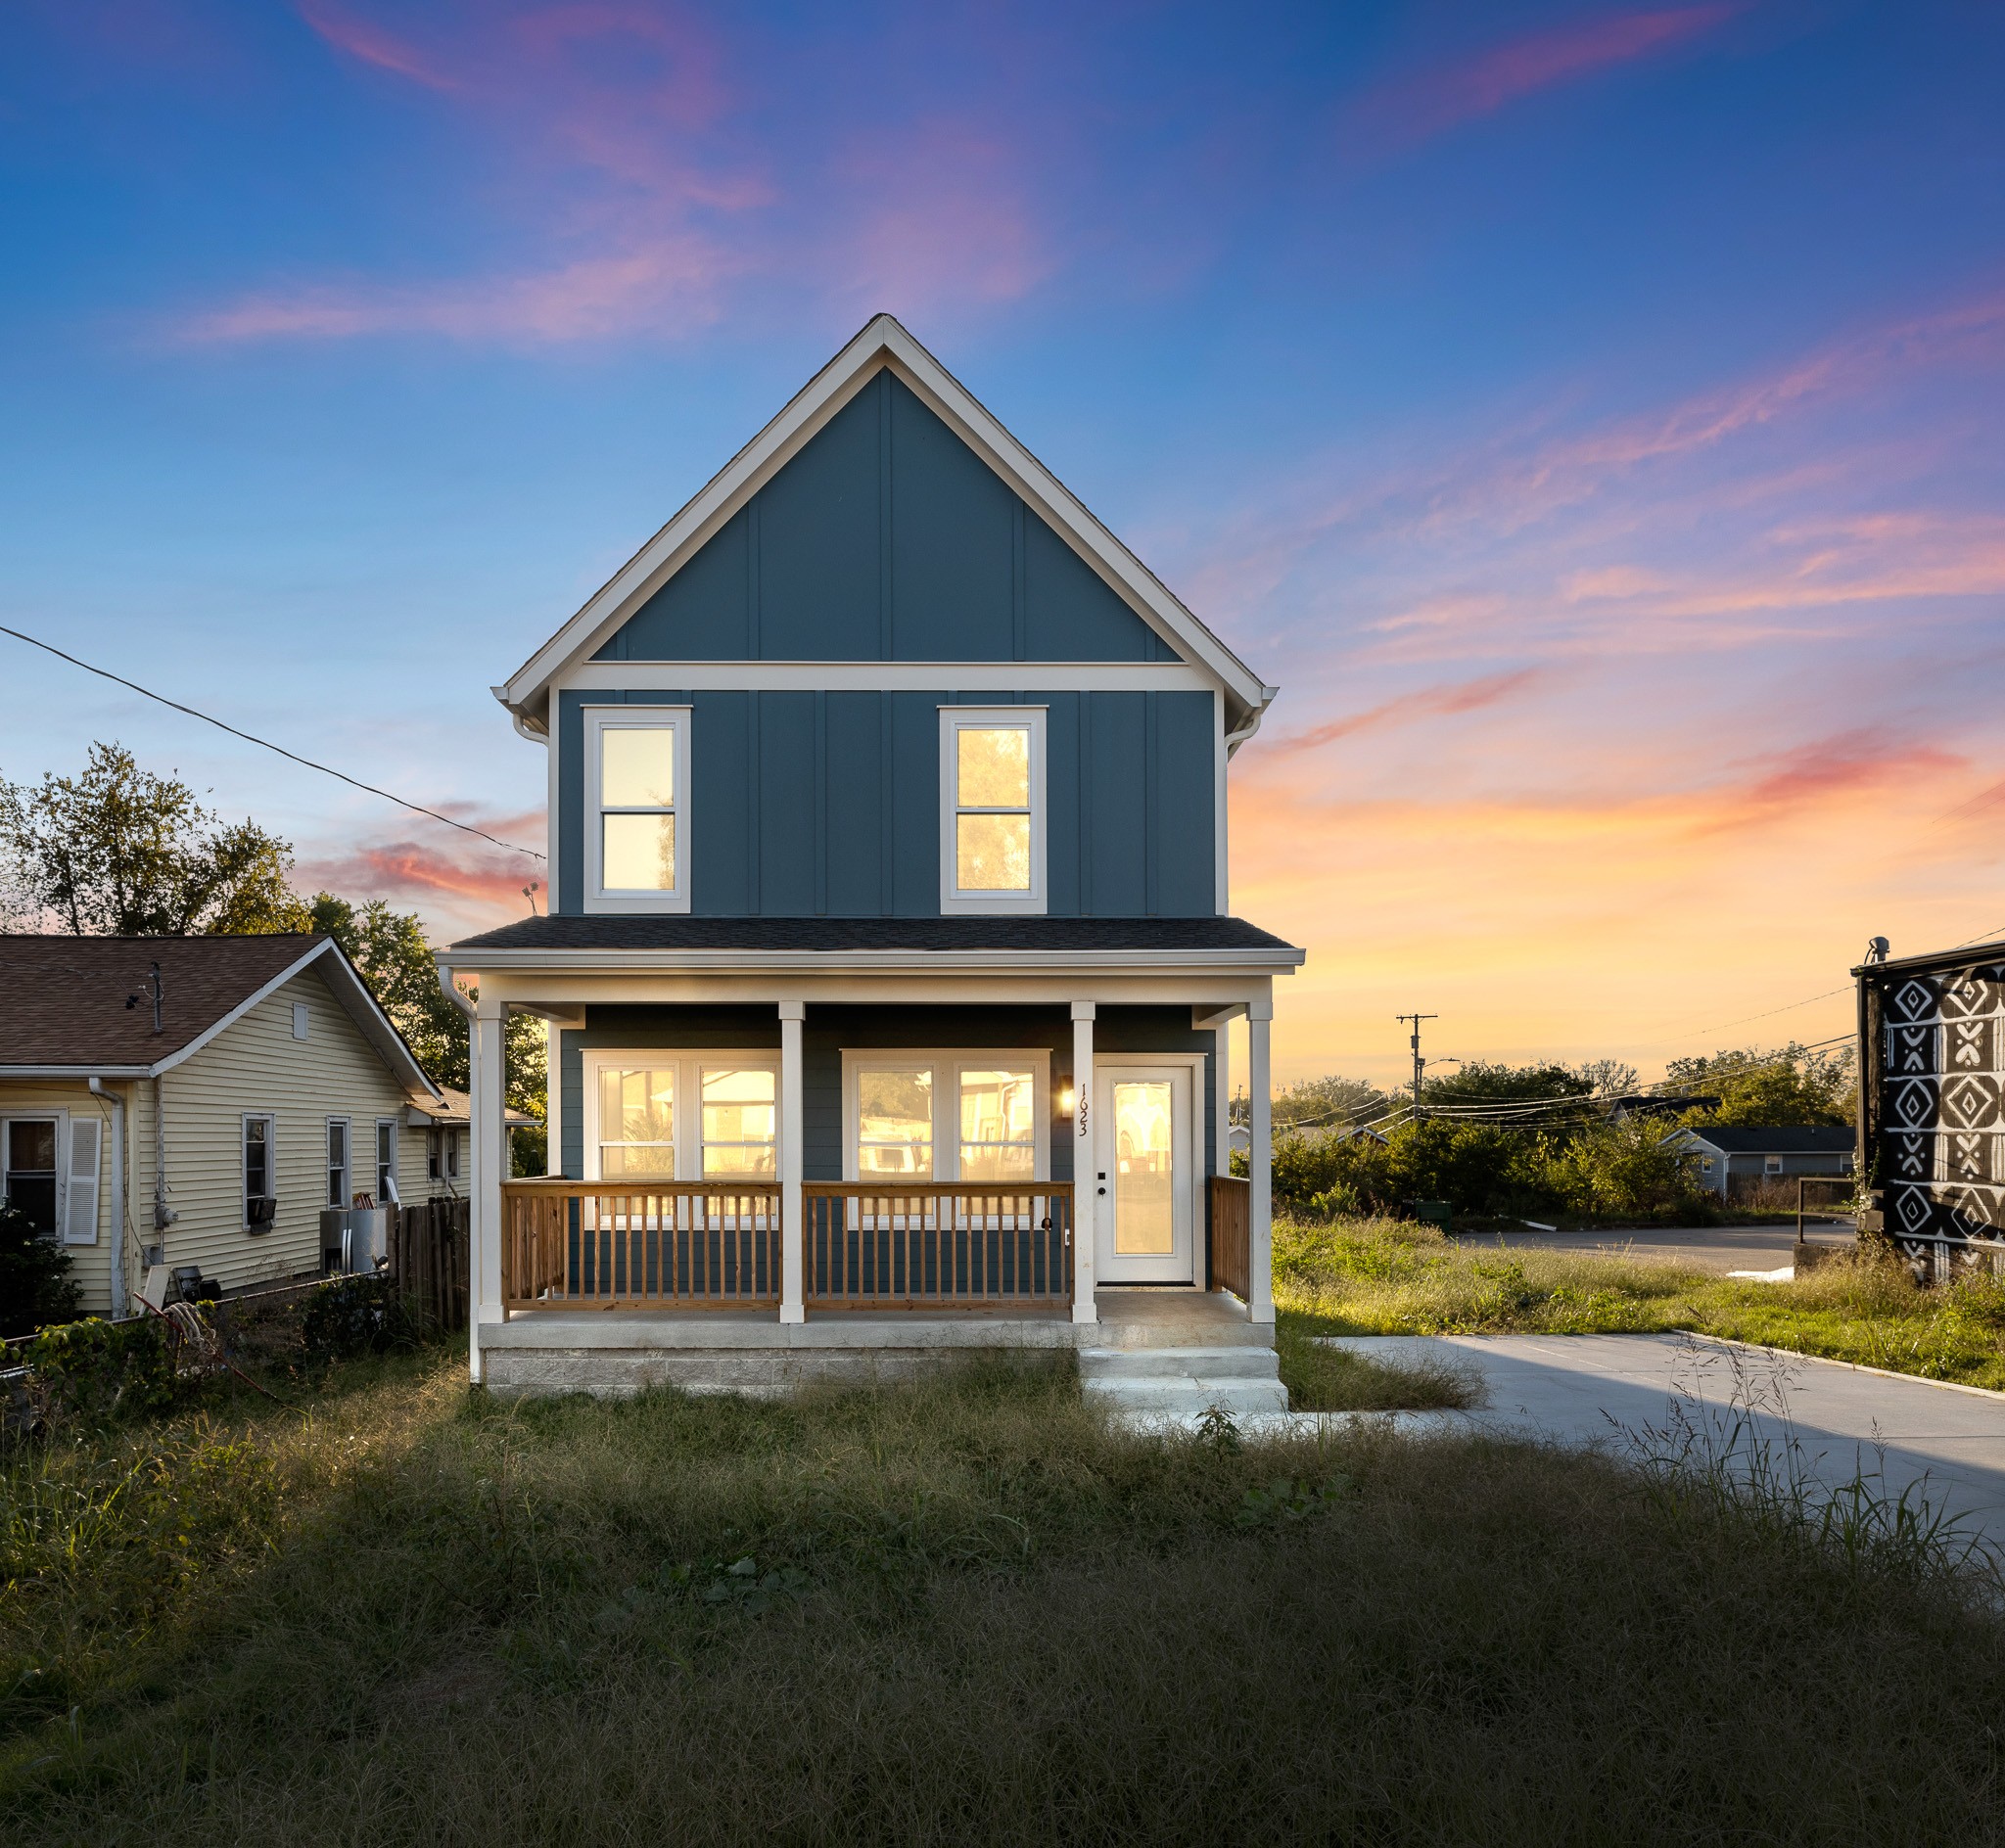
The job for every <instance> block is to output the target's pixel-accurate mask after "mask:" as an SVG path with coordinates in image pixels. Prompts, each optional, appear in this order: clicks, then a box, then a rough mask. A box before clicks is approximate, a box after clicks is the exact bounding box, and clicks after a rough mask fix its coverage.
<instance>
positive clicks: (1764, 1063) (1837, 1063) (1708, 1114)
mask: <svg viewBox="0 0 2005 1848" xmlns="http://www.w3.org/2000/svg"><path fill="white" fill-rule="evenodd" d="M1857 1063H1858V1062H1857V1058H1856V1056H1855V1054H1854V1052H1853V1049H1852V1048H1851V1047H1850V1046H1848V1045H1846V1046H1839V1047H1835V1048H1832V1047H1826V1048H1819V1049H1817V1050H1814V1051H1813V1050H1811V1049H1810V1048H1808V1047H1806V1046H1802V1045H1799V1044H1796V1043H1795V1042H1794V1041H1793V1042H1792V1043H1790V1044H1789V1045H1786V1046H1782V1047H1779V1048H1778V1049H1777V1050H1775V1051H1773V1052H1762V1051H1757V1050H1756V1049H1754V1048H1753V1047H1746V1048H1744V1049H1742V1050H1740V1051H1735V1052H1715V1053H1713V1054H1712V1056H1711V1057H1709V1058H1690V1059H1673V1060H1672V1061H1671V1063H1670V1065H1669V1066H1668V1068H1667V1069H1666V1073H1665V1078H1664V1084H1665V1087H1666V1088H1667V1089H1669V1090H1672V1091H1684V1092H1688V1093H1689V1092H1700V1093H1703V1094H1704V1095H1706V1096H1708V1097H1717V1098H1718V1099H1719V1106H1718V1108H1717V1109H1712V1110H1693V1111H1687V1112H1686V1113H1685V1121H1686V1122H1687V1123H1692V1124H1706V1123H1716V1124H1720V1125H1722V1126H1745V1127H1748V1128H1752V1129H1808V1128H1815V1127H1818V1126H1829V1127H1836V1128H1843V1127H1845V1126H1847V1125H1849V1124H1850V1123H1851V1122H1852V1121H1853V1116H1854V1112H1855V1110H1856V1107H1857V1101H1858V1072H1857Z"/></svg>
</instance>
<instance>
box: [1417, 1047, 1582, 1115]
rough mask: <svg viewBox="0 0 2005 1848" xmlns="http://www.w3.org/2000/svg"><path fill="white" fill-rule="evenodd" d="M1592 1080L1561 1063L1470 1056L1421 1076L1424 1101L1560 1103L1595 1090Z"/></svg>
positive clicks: (1432, 1102) (1426, 1102) (1422, 1100)
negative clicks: (1441, 1070) (1438, 1073)
mask: <svg viewBox="0 0 2005 1848" xmlns="http://www.w3.org/2000/svg"><path fill="white" fill-rule="evenodd" d="M1594 1088H1595V1086H1594V1081H1593V1080H1592V1079H1589V1078H1584V1077H1582V1076H1581V1074H1580V1073H1578V1072H1576V1071H1574V1070H1573V1069H1572V1068H1571V1067H1569V1066H1564V1065H1553V1064H1546V1065H1503V1064H1492V1063H1490V1062H1489V1061H1487V1060H1484V1059H1470V1060H1469V1061H1467V1062H1466V1063H1465V1064H1464V1065H1462V1066H1461V1067H1460V1069H1458V1070H1456V1071H1453V1072H1447V1073H1444V1074H1443V1075H1442V1076H1441V1077H1439V1078H1429V1079H1426V1080H1424V1081H1423V1082H1422V1086H1421V1102H1422V1106H1425V1105H1427V1104H1516V1103H1559V1102H1565V1101H1568V1100H1570V1099H1572V1098H1575V1097H1588V1096H1592V1095H1593V1093H1594Z"/></svg>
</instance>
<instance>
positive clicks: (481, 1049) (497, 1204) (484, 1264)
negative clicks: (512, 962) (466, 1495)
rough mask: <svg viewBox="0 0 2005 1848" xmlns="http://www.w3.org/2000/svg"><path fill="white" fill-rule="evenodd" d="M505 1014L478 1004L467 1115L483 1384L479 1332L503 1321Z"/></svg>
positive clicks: (476, 1346) (474, 1335)
mask: <svg viewBox="0 0 2005 1848" xmlns="http://www.w3.org/2000/svg"><path fill="white" fill-rule="evenodd" d="M507 1025H508V1023H507V1010H506V1008H505V1007H504V1006H503V1004H502V1002H501V1001H500V999H499V998H498V997H496V998H492V999H490V997H489V996H488V995H487V994H485V993H484V994H483V995H482V996H481V998H480V999H479V1000H478V1001H477V1002H476V1003H475V1004H474V1019H473V1057H472V1058H471V1059H470V1060H469V1061H468V1074H467V1076H468V1082H469V1085H470V1086H471V1088H472V1097H471V1099H470V1107H469V1110H468V1117H469V1122H468V1126H467V1128H468V1136H467V1141H468V1159H469V1162H470V1164H471V1166H472V1168H473V1178H472V1184H471V1186H470V1187H469V1188H468V1189H467V1199H468V1204H469V1209H470V1215H469V1218H470V1224H471V1226H472V1235H471V1239H470V1243H471V1246H472V1250H471V1252H470V1254H469V1263H470V1264H471V1266H472V1276H471V1278H470V1279H469V1281H470V1282H471V1284H472V1287H473V1301H474V1311H473V1314H472V1316H471V1317H468V1321H469V1323H470V1327H469V1329H468V1343H469V1347H470V1349H471V1354H470V1357H469V1366H470V1370H471V1372H472V1376H473V1381H474V1384H475V1385H479V1384H480V1381H481V1328H482V1325H483V1324H484V1323H486V1324H491V1323H494V1322H498V1321H500V1320H502V1319H503V1311H502V1308H501V1183H502V1181H503V1180H504V1179H505V1178H507V1173H508V1140H507V1137H508V1131H507V1127H506V1124H505V1122H504V1119H503V1113H502V1106H503V1104H504V1101H505V1094H506V1082H505V1080H504V1077H503V1070H502V1058H501V1051H502V1043H503V1040H504V1039H505V1037H506V1034H507Z"/></svg>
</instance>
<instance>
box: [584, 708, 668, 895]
mask: <svg viewBox="0 0 2005 1848" xmlns="http://www.w3.org/2000/svg"><path fill="white" fill-rule="evenodd" d="M583 717H584V788H583V791H582V792H581V793H582V795H583V805H582V818H583V829H584V842H583V846H584V908H585V910H586V911H590V912H637V913H658V912H664V911H686V910H688V908H689V838H690V837H689V807H690V805H689V759H690V750H689V730H690V709H689V708H688V707H686V706H587V707H585V708H584V709H583ZM616 730H652V731H668V732H671V733H673V734H674V739H675V745H674V749H675V769H674V775H675V779H676V787H675V801H674V802H673V803H672V804H671V805H670V807H669V809H667V811H666V812H667V813H669V814H672V815H674V816H675V818H676V884H675V889H674V890H673V891H670V892H631V891H621V892H609V891H607V890H606V885H605V816H606V815H607V814H608V813H613V814H634V813H641V812H645V813H656V814H658V813H661V812H663V811H662V810H660V809H648V810H637V809H610V810H608V809H605V808H603V807H602V806H601V805H600V802H599V789H600V787H601V785H600V781H599V753H600V743H599V741H600V739H602V738H603V737H604V736H605V734H606V733H607V732H608V731H616Z"/></svg>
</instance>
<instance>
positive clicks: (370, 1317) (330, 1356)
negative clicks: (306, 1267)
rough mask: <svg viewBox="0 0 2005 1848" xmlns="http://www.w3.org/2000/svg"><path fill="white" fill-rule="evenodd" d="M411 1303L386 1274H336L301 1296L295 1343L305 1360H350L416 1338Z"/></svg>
mask: <svg viewBox="0 0 2005 1848" xmlns="http://www.w3.org/2000/svg"><path fill="white" fill-rule="evenodd" d="M420 1333H421V1330H420V1329H419V1326H418V1317H417V1312H416V1306H415V1304H414V1303H413V1301H412V1299H410V1298H408V1297H406V1296H404V1295H402V1294H401V1293H399V1292H398V1290H397V1289H396V1284H395V1283H394V1282H393V1280H392V1279H391V1278H390V1277H389V1276H387V1275H381V1274H379V1275H375V1276H353V1277H339V1278H337V1279H336V1280H335V1281H334V1282H332V1283H323V1284H321V1285H320V1287H319V1288H317V1289H316V1290H315V1291H314V1292H313V1294H312V1295H311V1296H310V1297H308V1298H307V1300H306V1308H305V1312H304V1313H303V1315H302V1316H301V1317H300V1343H301V1346H302V1347H303V1349H304V1350H305V1352H306V1355H307V1357H308V1358H309V1359H311V1360H321V1361H352V1360H354V1359H356V1358H357V1357H358V1356H360V1355H364V1354H382V1353H385V1352H387V1351H388V1350H389V1349H391V1348H394V1347H398V1346H408V1345H410V1344H411V1343H412V1342H414V1341H416V1340H417V1339H418V1338H419V1336H420Z"/></svg>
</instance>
